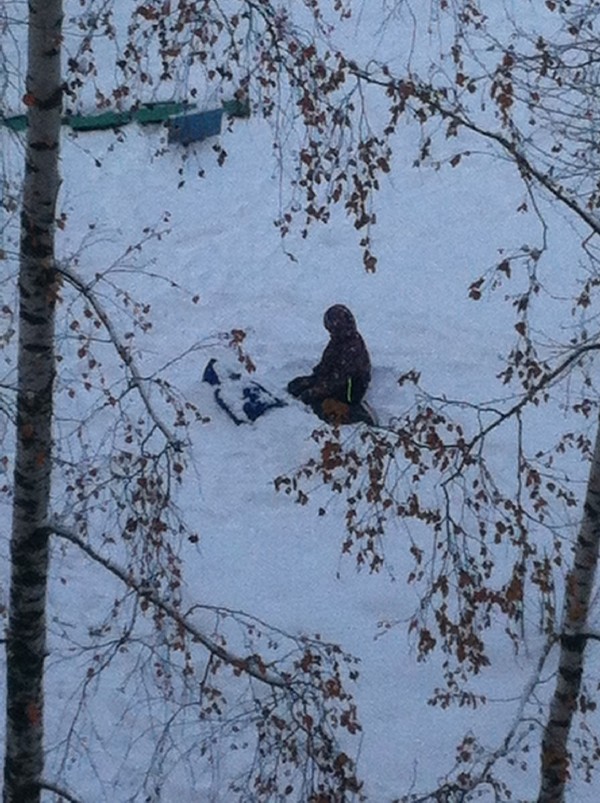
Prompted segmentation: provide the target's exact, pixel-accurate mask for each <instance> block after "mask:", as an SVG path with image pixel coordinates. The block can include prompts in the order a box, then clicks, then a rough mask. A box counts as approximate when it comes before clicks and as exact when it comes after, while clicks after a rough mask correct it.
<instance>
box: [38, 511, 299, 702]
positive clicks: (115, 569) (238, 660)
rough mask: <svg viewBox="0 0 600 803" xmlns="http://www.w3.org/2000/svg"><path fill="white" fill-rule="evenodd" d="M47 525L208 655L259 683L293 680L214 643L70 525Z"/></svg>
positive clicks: (286, 685)
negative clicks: (168, 619) (159, 613)
mask: <svg viewBox="0 0 600 803" xmlns="http://www.w3.org/2000/svg"><path fill="white" fill-rule="evenodd" d="M48 529H49V530H50V531H51V532H53V533H54V534H55V535H58V536H59V537H60V538H64V539H65V540H66V541H70V542H71V543H72V544H74V545H75V546H77V547H79V549H81V550H82V552H85V554H86V555H87V556H88V557H89V558H91V560H93V561H94V562H95V563H99V564H100V565H101V566H103V567H104V568H105V569H106V570H107V571H109V572H110V573H111V574H113V575H114V576H115V577H118V578H119V580H121V581H122V582H123V583H124V584H125V585H126V586H127V587H128V588H130V589H132V590H133V591H135V592H136V594H138V596H139V597H140V598H142V599H145V600H147V601H148V602H150V603H151V604H152V605H154V607H155V608H158V609H159V610H160V611H162V612H163V613H165V614H166V615H167V616H168V617H169V618H170V619H172V620H173V621H174V622H175V623H176V624H178V625H179V626H180V627H181V628H182V629H183V630H185V631H186V632H187V633H188V634H189V635H190V636H192V638H193V639H194V641H197V642H199V643H200V644H202V645H203V647H205V648H206V649H207V650H208V651H209V652H210V653H211V655H214V656H215V657H217V658H220V659H221V660H222V661H224V662H225V663H226V664H229V666H232V667H233V668H234V669H237V670H239V671H240V672H243V673H245V674H247V675H250V676H252V677H253V678H256V680H259V681H260V682H261V683H265V684H267V685H268V686H272V687H275V688H280V689H286V688H290V687H291V686H292V685H293V684H292V681H291V680H289V679H285V678H284V677H282V676H281V675H279V674H277V673H275V672H271V671H269V670H268V669H266V668H265V667H264V666H263V665H262V663H261V662H260V661H258V660H257V659H256V656H253V655H251V656H248V657H247V658H243V657H241V656H239V655H235V654H234V653H232V652H230V651H229V650H227V649H225V648H224V647H222V646H220V645H219V644H217V643H216V642H215V641H213V639H211V638H210V637H209V636H207V635H206V634H205V633H203V632H202V631H201V630H199V629H198V628H197V627H196V626H195V625H193V624H191V623H190V622H189V621H188V620H187V619H186V618H185V616H183V615H182V614H181V613H180V612H179V611H178V610H177V608H175V607H174V606H173V605H171V604H170V603H169V602H165V600H163V599H162V598H161V597H160V596H159V595H158V594H157V593H156V591H154V590H153V589H152V588H148V586H145V585H143V584H142V583H140V582H138V581H137V580H136V579H135V578H134V577H132V576H131V574H129V573H128V572H127V571H126V570H125V569H123V568H122V567H121V566H119V565H117V564H116V563H114V562H113V561H112V560H110V559H109V558H106V557H104V556H103V555H100V554H99V553H98V552H96V550H95V549H93V548H92V547H91V546H90V545H89V544H87V543H86V542H85V541H84V540H83V539H82V538H81V537H80V536H79V535H77V534H76V533H75V532H73V531H72V530H71V529H69V528H67V527H64V526H63V525H62V524H60V522H58V521H56V520H52V522H51V523H50V524H49V525H48Z"/></svg>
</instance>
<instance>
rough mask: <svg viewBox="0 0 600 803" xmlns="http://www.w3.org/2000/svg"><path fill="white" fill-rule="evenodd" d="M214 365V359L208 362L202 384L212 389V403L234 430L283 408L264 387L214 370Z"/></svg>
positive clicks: (281, 403)
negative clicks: (228, 420) (223, 414)
mask: <svg viewBox="0 0 600 803" xmlns="http://www.w3.org/2000/svg"><path fill="white" fill-rule="evenodd" d="M216 363H217V360H216V359H215V358H214V357H213V358H212V359H210V360H209V361H208V363H207V364H206V367H205V369H204V373H203V374H202V381H203V382H206V383H207V384H209V385H212V386H213V388H214V391H213V395H214V398H215V401H216V403H217V404H218V406H219V407H220V408H221V409H222V410H223V412H225V413H226V414H227V415H228V416H229V418H230V419H231V420H232V421H233V423H234V424H236V425H237V426H240V424H249V423H252V422H253V421H256V420H257V419H258V418H260V417H261V416H262V415H264V414H265V413H266V412H267V411H268V410H272V409H274V408H276V407H286V403H285V402H284V401H282V400H281V399H278V398H277V396H274V395H273V394H272V393H271V391H270V390H267V389H266V388H265V387H264V385H261V384H260V383H259V382H255V381H254V380H250V381H242V374H241V373H238V372H236V371H231V370H227V369H222V368H221V367H219V368H217V366H216Z"/></svg>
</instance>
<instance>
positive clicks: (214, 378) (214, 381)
mask: <svg viewBox="0 0 600 803" xmlns="http://www.w3.org/2000/svg"><path fill="white" fill-rule="evenodd" d="M215 363H216V360H215V358H214V357H213V358H212V360H209V361H208V362H207V363H206V368H205V369H204V373H203V374H202V381H203V382H208V384H209V385H220V384H221V380H220V379H219V377H218V375H217V372H216V371H215V369H214V365H215Z"/></svg>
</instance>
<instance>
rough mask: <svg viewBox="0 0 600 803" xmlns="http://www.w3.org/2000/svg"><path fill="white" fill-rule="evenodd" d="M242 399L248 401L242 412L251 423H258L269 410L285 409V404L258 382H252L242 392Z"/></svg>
mask: <svg viewBox="0 0 600 803" xmlns="http://www.w3.org/2000/svg"><path fill="white" fill-rule="evenodd" d="M242 397H243V398H244V399H245V400H246V401H245V402H244V404H243V406H242V410H243V411H244V412H245V413H246V417H247V418H248V419H249V420H250V421H256V419H257V418H260V417H261V415H262V414H263V413H266V412H267V410H271V409H273V408H274V407H285V402H284V401H282V400H281V399H278V398H277V396H273V394H272V393H271V392H270V391H268V390H267V389H266V388H264V387H263V386H262V385H259V383H258V382H250V383H249V384H248V385H246V387H245V388H244V389H243V391H242Z"/></svg>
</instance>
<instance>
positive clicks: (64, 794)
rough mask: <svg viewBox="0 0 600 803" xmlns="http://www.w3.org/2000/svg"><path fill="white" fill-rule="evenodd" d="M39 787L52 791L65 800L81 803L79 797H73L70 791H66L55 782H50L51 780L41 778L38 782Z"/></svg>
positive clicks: (69, 802) (70, 802)
mask: <svg viewBox="0 0 600 803" xmlns="http://www.w3.org/2000/svg"><path fill="white" fill-rule="evenodd" d="M39 788H40V789H46V790H47V791H48V792H54V794H55V795H58V797H61V798H63V799H64V800H67V801H68V803H83V801H82V800H80V798H78V797H75V795H72V794H71V793H70V792H67V790H66V789H63V788H62V786H58V785H57V784H55V783H52V782H51V781H45V780H43V779H42V780H41V781H40V783H39Z"/></svg>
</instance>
